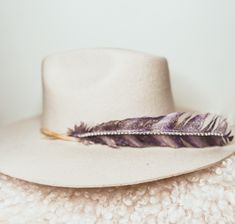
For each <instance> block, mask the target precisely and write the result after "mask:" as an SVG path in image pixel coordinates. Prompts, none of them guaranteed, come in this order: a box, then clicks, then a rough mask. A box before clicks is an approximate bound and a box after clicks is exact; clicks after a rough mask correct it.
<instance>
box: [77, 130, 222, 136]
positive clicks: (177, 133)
mask: <svg viewBox="0 0 235 224" xmlns="http://www.w3.org/2000/svg"><path fill="white" fill-rule="evenodd" d="M100 135H179V136H183V135H191V136H192V135H193V136H221V137H223V136H224V134H222V133H212V132H204V133H202V132H201V133H200V132H177V131H169V132H166V131H135V130H121V131H102V132H87V133H83V134H78V135H77V137H79V138H85V137H91V136H100Z"/></svg>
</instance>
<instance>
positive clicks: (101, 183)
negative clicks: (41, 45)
mask: <svg viewBox="0 0 235 224" xmlns="http://www.w3.org/2000/svg"><path fill="white" fill-rule="evenodd" d="M42 78H43V79H42V81H43V112H42V115H40V116H37V117H34V118H30V119H27V120H23V121H20V122H18V123H15V124H12V125H9V126H7V127H4V128H1V129H0V172H2V173H4V174H7V175H10V176H13V177H16V178H20V179H23V180H26V181H30V182H35V183H39V184H45V185H52V186H61V187H107V186H121V185H129V184H137V183H143V182H148V181H153V180H158V179H163V178H167V177H172V176H177V175H180V174H185V173H189V172H193V171H196V170H200V169H202V168H206V167H209V166H211V165H212V164H215V163H217V162H219V161H221V160H223V159H225V158H226V157H228V156H230V155H231V154H232V153H233V152H234V151H235V144H234V142H232V143H230V144H228V145H226V146H223V147H219V146H216V147H206V148H177V149H176V148H168V147H147V148H131V147H125V148H120V149H115V148H110V147H108V146H105V145H99V144H94V145H89V146H87V145H84V144H81V143H78V142H72V141H64V140H52V139H49V138H47V137H46V136H44V135H43V134H42V133H41V132H40V129H41V128H46V129H50V130H53V131H56V132H58V133H64V132H66V130H67V129H68V128H70V127H73V126H74V125H75V124H78V123H79V122H81V121H84V122H86V123H89V124H97V123H100V122H104V121H109V120H114V119H125V118H129V117H141V116H159V115H162V114H167V113H170V112H173V111H174V110H175V109H174V102H173V97H172V92H171V86H170V80H169V71H168V64H167V60H166V59H165V58H161V57H156V56H152V55H148V54H145V53H140V52H135V51H130V50H121V49H108V48H96V49H81V50H77V51H69V52H65V53H58V54H54V55H51V56H48V57H46V58H45V59H44V60H43V63H42ZM12 136H14V138H12Z"/></svg>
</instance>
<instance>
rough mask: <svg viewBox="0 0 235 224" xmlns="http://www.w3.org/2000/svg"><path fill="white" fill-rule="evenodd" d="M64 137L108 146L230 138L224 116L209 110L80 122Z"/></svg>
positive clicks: (210, 142) (213, 142)
mask: <svg viewBox="0 0 235 224" xmlns="http://www.w3.org/2000/svg"><path fill="white" fill-rule="evenodd" d="M67 135H68V136H70V137H73V138H75V139H77V140H78V141H79V142H83V143H85V144H104V145H108V146H110V147H114V148H117V147H120V146H129V147H136V148H143V147H150V146H164V147H173V148H179V147H196V148H198V147H208V146H223V145H225V144H227V143H228V142H230V141H232V139H233V136H232V135H231V129H230V128H229V127H228V123H227V121H226V119H224V118H223V117H221V116H218V115H214V114H210V113H188V112H174V113H170V114H167V115H165V116H159V117H138V118H128V119H124V120H113V121H109V122H104V123H101V124H98V125H95V126H93V127H89V126H88V125H87V124H85V123H84V122H81V123H80V125H78V126H77V125H75V126H74V128H73V129H69V131H68V133H67Z"/></svg>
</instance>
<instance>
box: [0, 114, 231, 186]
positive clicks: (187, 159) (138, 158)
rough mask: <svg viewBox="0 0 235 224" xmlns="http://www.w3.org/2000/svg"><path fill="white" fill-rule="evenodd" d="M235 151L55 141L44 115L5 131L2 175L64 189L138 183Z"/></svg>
mask: <svg viewBox="0 0 235 224" xmlns="http://www.w3.org/2000/svg"><path fill="white" fill-rule="evenodd" d="M234 152H235V143H234V141H233V142H232V143H230V144H229V145H226V146H223V147H207V148H177V149H175V148H168V147H149V148H130V147H125V148H120V149H113V148H110V147H108V146H105V145H98V144H97V145H89V146H88V145H84V144H81V143H77V142H68V141H63V140H51V139H48V138H46V137H45V136H43V135H42V134H41V133H40V116H38V117H34V118H31V119H27V120H23V121H20V122H17V123H15V124H12V125H9V126H7V127H5V128H1V129H0V172H2V173H4V174H6V175H9V176H12V177H16V178H19V179H23V180H26V181H30V182H34V183H38V184H44V185H50V186H59V187H76V188H83V187H86V188H88V187H109V186H123V185H130V184H138V183H143V182H149V181H154V180H159V179H163V178H168V177H172V176H178V175H181V174H185V173H189V172H193V171H197V170H200V169H203V168H207V167H209V166H211V165H213V164H215V163H218V162H220V161H221V160H223V159H225V158H227V157H229V156H230V155H231V154H233V153H234Z"/></svg>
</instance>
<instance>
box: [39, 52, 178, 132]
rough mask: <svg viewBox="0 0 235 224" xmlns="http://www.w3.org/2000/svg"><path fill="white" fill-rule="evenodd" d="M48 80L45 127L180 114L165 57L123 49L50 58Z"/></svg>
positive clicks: (61, 128)
mask: <svg viewBox="0 0 235 224" xmlns="http://www.w3.org/2000/svg"><path fill="white" fill-rule="evenodd" d="M42 76H43V96H44V98H43V117H42V126H43V127H44V128H45V127H46V128H50V129H52V130H57V131H65V130H66V129H67V128H68V127H71V126H73V125H74V124H76V123H79V122H80V121H85V122H88V123H98V122H102V121H107V120H111V119H123V118H127V117H138V116H158V115H161V114H166V113H169V112H172V111H173V110H174V103H173V99H172V93H171V87H170V80H169V71H168V64H167V61H166V59H165V58H161V57H156V56H152V55H149V54H145V53H140V52H135V51H130V50H121V49H109V48H96V49H81V50H77V51H68V52H65V53H58V54H54V55H51V56H48V57H46V58H45V59H44V61H43V64H42Z"/></svg>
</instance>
